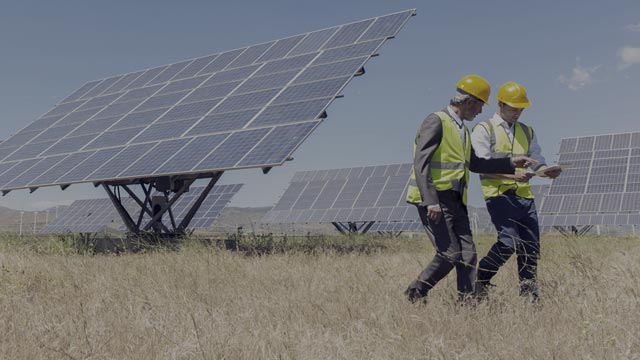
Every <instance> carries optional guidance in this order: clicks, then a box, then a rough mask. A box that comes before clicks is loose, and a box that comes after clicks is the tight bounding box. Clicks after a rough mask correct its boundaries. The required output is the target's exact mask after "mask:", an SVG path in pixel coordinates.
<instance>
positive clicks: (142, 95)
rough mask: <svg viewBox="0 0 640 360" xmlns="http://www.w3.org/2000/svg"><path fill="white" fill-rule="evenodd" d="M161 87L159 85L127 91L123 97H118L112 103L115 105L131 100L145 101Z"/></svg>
mask: <svg viewBox="0 0 640 360" xmlns="http://www.w3.org/2000/svg"><path fill="white" fill-rule="evenodd" d="M162 86H163V85H162V84H160V85H154V86H148V87H143V88H140V89H134V90H129V91H128V92H127V93H125V94H124V95H122V96H121V97H119V98H118V99H117V100H116V101H114V103H115V104H117V103H121V102H127V101H131V100H139V99H146V98H148V97H150V96H151V95H153V94H155V93H156V92H157V91H158V90H160V88H161V87H162Z"/></svg>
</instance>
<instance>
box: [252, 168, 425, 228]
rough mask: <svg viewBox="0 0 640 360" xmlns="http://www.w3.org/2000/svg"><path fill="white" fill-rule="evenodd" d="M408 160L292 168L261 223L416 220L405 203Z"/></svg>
mask: <svg viewBox="0 0 640 360" xmlns="http://www.w3.org/2000/svg"><path fill="white" fill-rule="evenodd" d="M410 172H411V164H392V165H381V166H368V167H358V168H346V169H331V170H316V171H303V172H297V173H296V174H294V176H293V178H292V180H291V183H290V184H289V187H288V188H287V189H286V190H285V192H284V194H283V195H282V197H281V198H280V200H279V201H278V203H277V204H276V205H275V206H274V207H273V208H272V209H271V210H270V211H269V212H268V213H267V214H266V215H265V217H264V218H263V220H262V222H265V223H333V222H370V221H382V222H390V221H391V222H393V221H404V222H416V221H417V222H419V221H420V220H419V218H418V212H417V211H416V209H415V207H414V206H413V205H410V204H407V203H406V200H405V198H406V192H407V187H408V183H409V175H410Z"/></svg>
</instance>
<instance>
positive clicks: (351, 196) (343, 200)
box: [333, 177, 366, 209]
mask: <svg viewBox="0 0 640 360" xmlns="http://www.w3.org/2000/svg"><path fill="white" fill-rule="evenodd" d="M365 181H366V178H359V177H352V178H349V179H347V183H346V184H345V186H344V187H343V188H342V191H341V192H340V195H338V199H336V202H335V203H334V204H333V208H334V209H345V208H351V207H353V203H354V202H355V200H356V199H357V198H358V195H359V194H360V191H361V190H362V187H363V186H364V183H365Z"/></svg>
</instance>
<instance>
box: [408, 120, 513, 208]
mask: <svg viewBox="0 0 640 360" xmlns="http://www.w3.org/2000/svg"><path fill="white" fill-rule="evenodd" d="M442 111H444V112H445V113H447V114H449V116H451V114H450V113H449V111H448V110H447V109H446V108H445V109H443V110H442ZM469 140H471V139H469ZM416 141H417V144H416V151H415V154H414V156H413V167H414V170H415V172H416V183H417V185H418V189H419V190H420V196H421V197H422V203H420V204H419V205H421V206H427V205H436V204H439V201H438V192H437V191H436V187H435V185H434V184H433V180H432V179H431V172H430V167H431V158H432V157H433V154H434V153H435V152H436V149H437V148H438V146H440V141H442V122H441V121H440V117H439V116H438V115H436V114H435V113H431V114H429V116H427V118H426V119H424V121H423V122H422V125H421V126H420V130H419V131H418V135H417V139H416ZM469 170H470V171H473V172H476V173H487V174H513V173H514V171H515V168H514V167H513V165H511V159H509V158H504V159H483V158H479V157H477V156H476V152H475V151H474V150H473V148H471V162H470V164H469Z"/></svg>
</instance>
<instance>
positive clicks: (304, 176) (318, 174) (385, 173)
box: [291, 164, 412, 182]
mask: <svg viewBox="0 0 640 360" xmlns="http://www.w3.org/2000/svg"><path fill="white" fill-rule="evenodd" d="M411 166H412V165H411V164H390V165H378V166H364V167H354V168H344V169H328V170H311V171H299V172H296V173H295V174H294V175H293V178H292V179H291V182H308V181H327V180H343V179H347V178H350V177H390V176H406V177H408V176H409V175H410V174H411Z"/></svg>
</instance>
